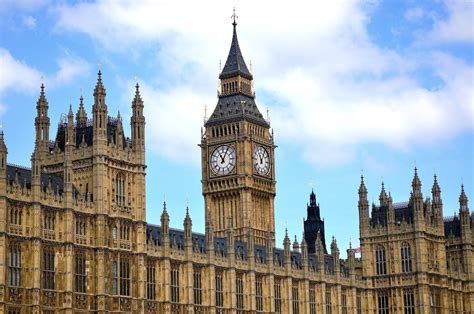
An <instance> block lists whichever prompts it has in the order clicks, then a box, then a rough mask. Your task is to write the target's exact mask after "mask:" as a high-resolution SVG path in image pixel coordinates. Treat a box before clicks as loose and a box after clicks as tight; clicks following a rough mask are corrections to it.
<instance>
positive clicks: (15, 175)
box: [7, 164, 79, 195]
mask: <svg viewBox="0 0 474 314" xmlns="http://www.w3.org/2000/svg"><path fill="white" fill-rule="evenodd" d="M7 180H8V182H7V183H8V184H12V183H13V182H14V181H16V180H18V181H17V182H18V184H19V185H20V186H26V188H27V189H31V169H30V168H26V167H21V166H17V165H10V164H9V165H7ZM50 183H51V189H52V192H54V193H56V191H57V192H58V193H59V194H62V193H63V190H64V182H63V177H62V176H60V175H57V174H47V173H42V174H41V186H42V188H43V192H45V191H46V188H47V187H48V186H49V184H50ZM73 193H74V195H77V194H78V193H79V192H78V190H77V189H76V187H73Z"/></svg>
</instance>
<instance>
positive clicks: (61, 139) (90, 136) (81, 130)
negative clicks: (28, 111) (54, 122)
mask: <svg viewBox="0 0 474 314" xmlns="http://www.w3.org/2000/svg"><path fill="white" fill-rule="evenodd" d="M117 123H118V119H117V118H113V117H108V119H107V140H108V142H109V143H116V141H117V139H116V138H115V131H116V129H117ZM67 126H68V125H67V123H60V124H59V126H58V132H57V133H56V141H55V142H53V143H52V144H51V146H50V149H51V150H53V149H54V147H55V146H56V145H58V147H59V148H60V149H61V151H64V146H65V144H66V129H67ZM83 138H84V142H85V143H86V144H87V146H92V144H93V141H94V128H93V125H92V120H90V119H89V120H87V123H86V124H85V125H82V126H78V125H76V148H78V147H79V146H80V145H81V143H82V140H83ZM119 141H121V142H122V145H123V147H124V148H125V147H126V145H127V142H128V141H129V139H128V138H125V135H123V133H122V138H121V139H119Z"/></svg>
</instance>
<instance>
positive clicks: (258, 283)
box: [255, 277, 263, 312]
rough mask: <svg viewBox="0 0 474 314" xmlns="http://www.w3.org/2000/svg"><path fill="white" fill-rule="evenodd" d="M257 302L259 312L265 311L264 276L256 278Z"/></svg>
mask: <svg viewBox="0 0 474 314" xmlns="http://www.w3.org/2000/svg"><path fill="white" fill-rule="evenodd" d="M255 303H256V305H257V312H262V311H263V287H262V278H261V277H258V278H256V280H255Z"/></svg>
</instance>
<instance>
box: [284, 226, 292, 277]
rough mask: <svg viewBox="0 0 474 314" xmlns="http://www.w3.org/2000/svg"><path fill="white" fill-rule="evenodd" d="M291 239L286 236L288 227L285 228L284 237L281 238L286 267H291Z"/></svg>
mask: <svg viewBox="0 0 474 314" xmlns="http://www.w3.org/2000/svg"><path fill="white" fill-rule="evenodd" d="M290 248H291V241H290V237H288V229H285V238H284V239H283V250H284V264H285V267H286V268H287V269H289V268H291V252H290Z"/></svg>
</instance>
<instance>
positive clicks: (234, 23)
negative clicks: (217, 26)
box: [230, 7, 239, 27]
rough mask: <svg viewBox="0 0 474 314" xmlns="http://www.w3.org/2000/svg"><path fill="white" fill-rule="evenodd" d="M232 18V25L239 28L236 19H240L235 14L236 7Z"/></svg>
mask: <svg viewBox="0 0 474 314" xmlns="http://www.w3.org/2000/svg"><path fill="white" fill-rule="evenodd" d="M230 18H231V19H233V22H232V25H234V27H235V26H237V21H236V19H238V18H239V17H238V16H237V14H235V7H234V10H233V13H232V16H231V17H230Z"/></svg>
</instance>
